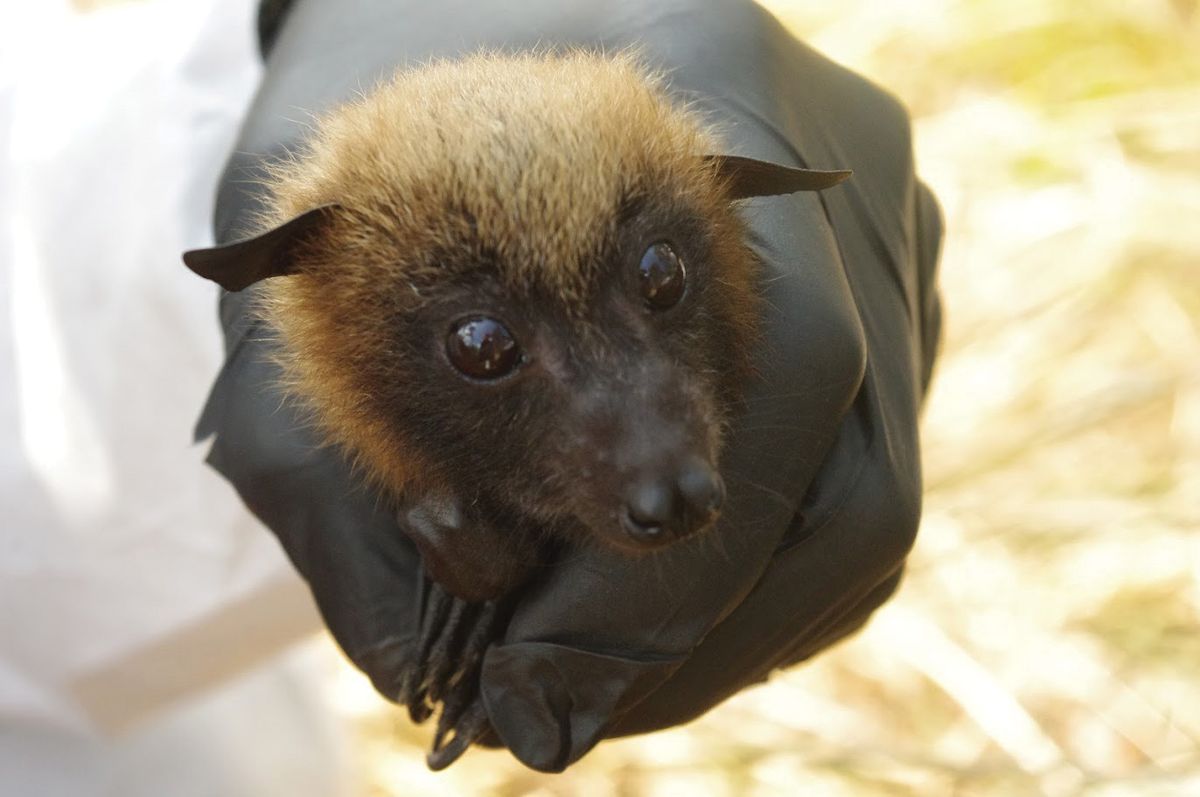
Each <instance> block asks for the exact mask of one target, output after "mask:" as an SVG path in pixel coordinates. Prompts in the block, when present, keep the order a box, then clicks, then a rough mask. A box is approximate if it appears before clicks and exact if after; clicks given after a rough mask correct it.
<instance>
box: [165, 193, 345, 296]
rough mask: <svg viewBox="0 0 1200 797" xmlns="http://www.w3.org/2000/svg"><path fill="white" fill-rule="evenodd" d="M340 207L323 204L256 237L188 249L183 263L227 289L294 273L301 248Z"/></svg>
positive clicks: (237, 289)
mask: <svg viewBox="0 0 1200 797" xmlns="http://www.w3.org/2000/svg"><path fill="white" fill-rule="evenodd" d="M340 209H341V206H340V205H322V206H321V207H319V208H314V209H312V210H310V211H308V212H306V213H301V214H300V215H299V216H297V217H296V218H294V219H292V220H291V221H288V222H284V223H283V224H281V225H279V226H278V227H275V228H274V229H271V230H267V231H266V232H264V233H262V234H261V235H256V236H255V237H253V238H247V239H246V240H244V241H235V242H234V243H231V244H225V245H224V246H214V247H212V248H211V249H193V250H191V251H190V252H184V253H183V262H184V264H186V265H187V267H188V268H190V269H191V270H192V271H194V272H196V273H197V274H199V275H200V276H201V277H204V278H206V279H210V280H212V281H213V282H215V283H217V284H219V285H220V286H221V287H222V288H224V289H225V290H227V291H240V290H242V289H243V288H247V287H249V286H251V285H253V284H254V283H256V282H258V281H259V280H265V279H267V278H269V277H282V276H286V275H288V274H294V273H295V271H296V269H295V260H296V257H295V256H296V252H297V250H298V249H299V248H300V247H301V246H302V245H303V244H304V243H305V242H307V241H309V240H311V238H312V236H313V235H314V234H315V233H317V231H318V230H320V228H321V227H322V226H323V225H324V224H326V223H327V222H328V221H329V220H330V219H331V218H333V214H334V213H335V212H336V211H338V210H340Z"/></svg>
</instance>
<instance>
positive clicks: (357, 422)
mask: <svg viewBox="0 0 1200 797" xmlns="http://www.w3.org/2000/svg"><path fill="white" fill-rule="evenodd" d="M716 151H718V149H717V146H716V142H715V140H714V138H713V136H712V135H711V134H710V133H709V132H708V131H707V130H706V128H705V126H704V125H703V124H702V123H701V121H700V120H699V119H698V118H697V117H696V116H695V115H694V114H692V113H691V112H689V111H687V110H684V109H682V108H680V107H679V106H678V105H677V104H675V103H673V102H672V101H671V100H670V99H669V97H668V95H667V93H666V90H665V87H664V84H663V81H662V80H661V78H659V77H656V76H653V75H651V74H649V73H648V72H647V71H646V70H645V69H644V68H642V67H641V66H640V65H639V64H638V62H637V60H636V59H635V58H633V57H631V56H629V55H620V56H615V57H614V56H602V55H595V54H588V53H568V54H561V55H548V54H539V55H518V56H505V55H496V54H481V55H477V56H473V57H470V58H467V59H465V60H461V61H456V62H443V63H434V64H430V65H427V66H423V67H420V68H416V69H412V70H408V71H402V72H400V73H398V74H397V75H396V76H395V77H394V78H393V79H391V80H390V81H389V82H387V83H385V84H384V85H382V86H380V87H379V88H377V89H375V90H374V91H372V92H370V93H369V94H367V95H366V96H363V97H362V98H361V99H359V100H357V101H355V102H352V103H350V104H348V105H345V106H343V107H340V108H337V109H336V110H334V111H332V112H330V113H328V114H326V115H325V116H323V117H321V118H320V119H318V120H317V122H316V123H315V127H314V130H313V133H312V135H311V138H310V140H309V141H308V142H307V143H306V145H305V148H304V149H303V150H302V151H301V152H299V153H298V154H297V155H296V156H295V157H293V158H291V159H289V160H287V161H285V162H283V163H281V164H279V165H277V166H275V167H274V168H273V169H272V172H271V175H270V178H269V180H268V183H269V187H270V193H271V197H272V199H271V202H270V207H269V210H268V212H267V214H266V215H265V217H264V218H263V220H262V226H263V228H264V229H266V228H269V227H272V226H275V225H277V224H279V223H281V222H283V221H285V220H287V219H289V218H291V217H293V216H295V215H297V214H299V213H301V212H303V211H306V210H308V209H311V208H314V207H317V206H320V205H325V204H328V203H337V204H338V205H340V206H341V208H342V210H340V211H339V212H338V213H337V214H335V216H334V218H333V219H332V220H331V221H330V222H329V223H328V224H327V225H326V226H325V228H324V230H323V232H322V234H321V235H320V236H318V237H317V238H316V239H314V240H313V241H312V242H311V243H309V244H308V245H307V246H305V247H304V248H303V249H302V250H301V251H300V252H299V254H298V262H297V265H298V273H297V274H296V275H295V276H293V277H289V278H286V279H273V280H268V281H267V282H266V283H264V285H263V288H262V295H263V298H264V301H263V303H262V307H263V312H264V313H265V314H266V317H267V319H268V321H269V323H270V324H271V325H272V326H273V327H274V328H275V329H276V330H277V331H278V332H279V334H280V336H281V339H282V342H283V347H282V350H283V354H282V359H283V363H284V365H285V367H286V373H287V375H288V377H287V378H288V380H289V390H291V391H292V392H293V393H295V394H296V395H298V396H301V397H303V398H304V399H305V400H306V401H307V402H308V403H310V404H311V406H312V408H313V409H314V413H315V418H316V420H317V423H318V425H319V427H320V428H321V429H322V430H323V431H324V433H325V434H326V435H327V437H328V438H329V439H330V440H331V441H333V442H336V443H338V444H340V445H341V446H343V447H345V448H346V449H348V450H349V451H350V452H352V453H353V455H354V456H355V459H356V461H357V462H358V463H359V464H360V465H361V466H362V467H363V468H364V469H365V471H366V473H367V474H368V475H369V476H370V477H372V478H373V479H374V480H375V481H377V482H378V483H380V484H382V485H383V486H384V487H385V488H386V489H387V490H389V491H391V492H393V493H403V492H404V491H405V490H406V489H408V488H410V487H414V486H421V487H423V488H425V487H429V486H431V485H436V484H438V483H439V482H440V483H445V481H446V479H447V477H446V472H445V470H444V469H442V467H441V465H440V464H439V458H440V456H441V452H440V451H437V450H430V447H431V444H430V443H428V442H423V441H421V440H416V439H414V434H413V433H412V432H411V431H408V432H406V431H405V429H404V428H403V424H398V423H396V417H397V414H403V413H406V412H408V409H407V407H408V405H407V404H406V402H408V401H409V400H410V399H411V400H414V401H415V400H419V399H420V398H421V396H420V395H419V394H421V392H422V391H424V390H425V387H424V385H425V382H426V381H427V377H428V372H429V371H430V370H431V369H435V368H436V367H437V366H439V365H444V363H435V362H434V360H431V359H430V358H429V356H428V355H429V352H428V351H426V350H424V349H422V348H421V345H419V344H414V343H411V342H409V341H408V340H407V339H405V338H404V337H403V336H402V335H398V333H397V331H396V330H397V326H396V324H397V319H402V318H405V317H409V316H411V315H413V314H414V313H419V312H420V311H421V308H422V307H424V306H425V305H426V304H428V303H429V302H430V301H432V300H433V299H432V298H431V297H436V296H437V295H438V294H439V291H442V290H443V289H444V287H445V286H446V285H451V284H469V283H470V282H471V281H472V280H473V279H474V278H475V277H476V276H478V275H479V274H481V273H485V274H486V276H487V277H488V279H490V280H494V283H495V285H496V286H497V290H498V292H499V293H500V294H502V295H503V297H504V298H505V300H506V301H512V302H526V303H543V304H550V305H553V307H554V310H555V312H556V313H557V314H558V315H560V316H561V317H562V318H563V319H564V320H563V324H564V325H572V324H573V325H575V327H577V328H578V332H577V335H578V337H579V339H581V340H582V339H585V338H586V337H587V336H588V335H589V334H591V333H590V332H589V324H591V325H592V327H593V331H594V326H595V319H592V318H591V316H590V314H591V313H592V307H593V304H594V299H595V297H596V295H597V292H598V291H599V290H600V288H601V287H602V283H603V281H604V280H605V279H607V278H608V276H607V275H608V273H609V272H607V271H606V270H605V268H604V263H605V262H606V258H610V257H611V256H612V254H613V252H615V251H616V250H617V248H618V247H617V244H616V243H615V242H616V241H617V240H618V239H619V238H620V235H621V226H622V224H623V223H624V222H625V220H626V218H627V217H628V215H629V214H630V213H634V212H636V209H637V208H639V207H642V206H643V205H644V204H645V203H647V202H648V203H650V204H652V205H655V206H661V207H667V208H671V209H673V210H672V212H675V211H679V212H682V213H684V214H685V215H687V216H688V217H691V218H695V219H699V220H701V221H702V223H703V226H704V228H705V232H704V235H705V236H706V237H707V241H708V243H707V249H706V251H707V252H708V257H709V259H710V260H712V261H713V262H716V263H719V268H716V269H714V273H712V274H710V275H709V278H708V279H706V284H705V285H704V287H703V290H704V291H706V292H707V296H708V298H707V299H706V300H705V302H706V303H705V305H704V308H703V311H702V315H703V318H701V319H699V320H698V321H697V325H700V326H702V323H701V322H703V321H704V319H708V320H710V321H711V320H713V319H715V320H716V321H717V322H718V323H717V326H716V329H718V330H719V332H712V333H708V334H721V335H723V336H725V337H726V338H728V340H724V341H722V342H720V344H719V345H718V346H717V348H718V349H721V350H722V351H724V352H725V355H723V356H722V358H723V359H724V360H726V361H724V362H720V361H707V360H706V361H704V362H702V363H700V364H699V370H701V371H704V372H705V373H704V374H703V375H702V378H703V379H705V380H710V381H711V382H712V383H713V384H712V385H711V387H712V391H713V392H714V394H717V395H719V396H721V397H728V396H729V395H731V391H732V390H733V384H734V382H736V381H738V380H739V379H741V378H743V377H744V371H743V370H742V366H744V364H745V363H744V360H745V355H746V352H747V351H748V349H749V348H750V343H749V336H750V335H751V334H752V327H753V325H752V323H751V321H750V319H751V317H752V316H753V312H752V310H753V301H754V300H753V295H752V284H753V276H752V268H753V263H752V258H751V256H750V254H749V252H748V251H747V249H746V247H745V245H744V244H743V243H742V240H743V233H744V230H743V228H742V226H741V224H740V222H739V221H738V220H737V217H736V215H735V214H734V212H733V211H732V209H731V208H730V203H729V201H728V198H727V196H726V194H725V191H724V188H723V185H722V183H721V180H720V178H719V176H718V175H717V174H716V173H715V171H714V169H713V168H711V166H709V165H708V164H706V163H705V162H704V160H703V159H702V157H701V156H703V155H705V154H709V153H712V152H716ZM680 209H682V210H680ZM564 328H565V327H564ZM687 334H690V335H703V334H706V333H704V332H703V330H701V331H695V330H692V331H690V332H688V333H687ZM709 348H710V349H711V348H712V347H711V346H710V347H709ZM722 358H718V359H722ZM729 360H732V361H734V362H729ZM712 374H715V375H712ZM710 376H711V379H710ZM723 403H725V404H727V402H723ZM720 409H723V410H727V409H728V407H727V406H723V407H721V408H720ZM472 411H474V410H472ZM464 412H466V410H465V409H464Z"/></svg>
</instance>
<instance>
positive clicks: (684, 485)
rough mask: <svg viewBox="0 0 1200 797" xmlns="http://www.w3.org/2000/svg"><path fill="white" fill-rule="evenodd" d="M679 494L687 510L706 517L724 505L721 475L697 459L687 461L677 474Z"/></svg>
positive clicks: (723, 488)
mask: <svg viewBox="0 0 1200 797" xmlns="http://www.w3.org/2000/svg"><path fill="white" fill-rule="evenodd" d="M678 484H679V492H680V493H681V494H682V495H683V498H684V501H686V502H687V506H688V509H689V510H691V511H692V512H694V513H697V514H700V515H702V516H705V517H707V516H708V515H711V514H712V513H714V512H716V511H718V510H719V509H720V508H721V505H722V504H723V503H725V482H724V480H723V479H722V478H721V474H719V473H717V471H716V470H715V469H714V468H713V467H712V466H711V465H709V464H708V463H707V462H705V461H704V460H702V459H700V458H699V457H693V458H692V459H690V460H688V462H687V464H685V465H684V467H683V469H682V470H681V471H680V474H679V481H678Z"/></svg>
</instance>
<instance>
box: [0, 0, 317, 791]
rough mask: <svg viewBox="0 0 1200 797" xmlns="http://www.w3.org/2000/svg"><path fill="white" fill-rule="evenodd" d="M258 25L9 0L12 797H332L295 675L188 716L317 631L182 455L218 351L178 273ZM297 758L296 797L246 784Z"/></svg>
mask: <svg viewBox="0 0 1200 797" xmlns="http://www.w3.org/2000/svg"><path fill="white" fill-rule="evenodd" d="M252 6H253V2H252V0H159V1H158V2H139V3H132V4H129V5H122V6H117V7H113V8H111V9H105V10H103V11H99V12H93V13H90V14H80V13H78V12H75V11H73V10H72V9H71V8H70V7H69V6H68V5H67V4H66V2H64V0H0V153H3V156H2V157H3V160H0V792H2V793H3V794H9V793H12V794H70V795H83V794H92V793H95V794H121V795H135V794H147V795H150V794H154V795H158V794H171V795H175V794H191V793H196V794H222V795H233V794H253V795H256V796H257V795H272V794H281V795H282V794H286V795H303V794H321V795H326V794H334V793H336V791H337V789H336V772H335V769H336V766H335V765H336V761H334V758H336V756H334V755H333V750H334V748H335V747H336V739H335V738H334V736H336V734H333V732H332V730H331V727H330V726H329V724H328V721H327V720H326V719H322V718H321V716H320V712H321V709H320V706H319V705H318V702H319V701H318V700H317V698H315V697H313V696H312V695H313V694H314V693H315V692H316V691H317V690H315V689H312V688H310V686H311V684H310V685H309V686H304V688H300V682H299V681H297V679H305V678H309V677H310V675H301V674H300V671H299V670H297V669H296V666H295V663H294V662H293V663H290V664H288V663H283V664H278V663H277V664H275V665H273V667H272V668H268V669H267V670H264V671H260V672H257V673H256V674H255V675H253V676H249V677H248V680H247V679H245V678H244V679H242V680H240V681H239V682H238V683H237V684H235V685H230V684H229V683H227V682H226V683H225V684H224V685H223V686H221V689H222V690H223V691H222V692H221V693H220V694H216V693H213V692H211V691H210V692H208V693H207V697H203V698H199V702H197V699H196V698H195V696H196V695H199V694H201V693H204V692H205V690H211V689H213V688H214V687H215V686H217V685H218V684H220V683H222V682H223V681H226V679H228V678H229V677H230V676H232V675H234V674H236V673H238V672H239V671H242V670H247V669H250V668H252V667H259V666H260V665H262V664H263V663H264V662H265V661H267V660H268V659H269V658H271V657H277V656H278V655H279V654H280V653H281V652H282V651H283V650H284V649H285V648H287V647H288V646H289V645H291V644H292V643H294V642H295V641H296V640H298V639H300V638H303V637H305V636H307V635H310V634H311V632H312V631H313V630H315V629H317V628H318V627H319V621H318V618H317V616H316V613H315V610H314V608H313V606H312V603H311V600H310V599H309V597H308V595H307V591H306V590H305V588H304V586H303V584H302V583H301V582H300V581H299V579H298V578H297V576H296V575H295V574H294V573H293V571H292V569H291V567H290V566H289V564H288V563H287V561H286V559H285V557H284V556H283V554H282V552H281V551H280V549H279V547H278V545H277V543H276V542H275V541H274V539H273V538H272V537H271V536H270V535H269V534H268V533H267V532H266V531H265V530H263V529H262V528H261V527H259V526H258V525H257V524H256V522H255V521H254V520H253V519H252V518H251V517H250V516H249V515H248V513H246V511H245V510H244V509H243V508H242V507H241V505H240V504H239V502H238V501H237V498H236V496H235V494H234V493H233V491H232V489H231V488H230V487H229V486H228V485H227V484H225V483H224V482H223V481H222V480H221V479H220V478H219V477H218V476H217V475H216V474H215V473H214V472H212V471H211V470H210V469H208V468H207V467H206V466H205V465H204V464H203V457H204V453H205V448H206V447H203V446H194V445H192V444H191V427H192V424H193V422H194V420H195V417H196V415H197V414H198V411H199V409H200V407H201V404H202V402H203V398H204V395H205V391H206V390H207V387H208V385H209V383H210V382H211V380H212V378H213V376H214V374H215V372H216V369H217V367H218V364H219V360H220V342H219V335H218V327H217V324H216V315H215V313H216V309H215V292H214V288H213V286H211V285H210V284H208V283H205V282H204V281H202V280H200V279H199V278H197V277H194V276H193V275H191V274H190V273H189V272H187V271H186V269H184V267H183V266H182V265H181V263H180V260H179V254H180V252H181V251H182V250H183V249H185V248H189V247H194V246H202V245H206V244H207V243H209V241H210V233H209V217H210V212H211V206H212V199H213V192H214V187H215V183H216V179H217V176H218V173H219V170H220V166H221V163H222V161H223V159H224V158H225V157H226V156H227V154H228V148H229V147H230V146H231V143H232V141H233V137H234V134H235V132H236V128H237V123H238V120H239V118H240V117H241V114H242V113H243V112H244V109H245V105H246V103H247V102H248V100H249V98H250V96H251V93H252V91H253V87H254V84H255V82H256V79H257V75H258V72H257V70H258V69H259V66H258V63H257V58H256V54H255V51H254V44H253V39H252V24H251V19H252V13H253V11H252ZM289 684H290V686H289ZM184 697H188V698H191V702H189V703H187V704H186V705H183V704H181V703H179V700H180V699H181V698H184ZM204 701H209V702H208V703H205V702H204ZM250 715H252V719H251V718H249V717H250ZM273 717H274V718H275V719H278V721H279V722H278V723H274V722H273V720H272V718H273ZM276 724H278V725H279V728H278V729H276V730H275V731H270V730H266V729H269V728H273V727H274V726H275V725H276ZM284 726H286V727H284ZM247 728H257V729H259V730H262V731H263V733H261V734H258V736H260V737H262V738H257V739H251V738H245V736H246V729H247ZM331 734H333V735H331ZM173 745H174V747H173ZM139 751H140V752H139ZM289 751H290V754H291V755H294V756H296V757H297V759H296V760H303V761H304V762H305V767H306V769H304V770H299V771H302V772H305V773H307V775H306V777H305V778H299V779H297V778H292V777H285V776H283V775H282V774H281V773H280V772H279V770H278V767H277V766H276V767H275V770H274V771H271V770H267V771H268V772H269V773H270V774H272V775H273V778H272V777H267V778H263V777H261V774H262V772H261V767H262V766H273V765H274V764H278V759H283V758H286V757H287V756H288V755H289ZM206 756H207V757H208V759H211V760H208V759H206ZM176 759H178V760H176ZM256 761H257V762H259V763H258V764H256V763H255V762H256ZM322 761H325V762H327V763H325V764H322ZM139 762H141V764H139ZM185 762H190V763H186V764H185ZM271 762H274V764H272V763H271ZM173 763H175V764H178V767H177V769H178V771H179V772H184V773H185V774H186V773H191V774H192V775H194V776H195V777H197V778H200V779H199V780H198V781H195V782H192V781H190V780H189V781H188V782H187V784H186V788H184V786H183V785H181V784H180V783H179V782H178V781H177V780H175V781H172V780H171V770H172V765H173ZM142 764H144V765H145V766H144V767H142V768H141V769H139V766H141V765H142ZM206 765H207V769H208V771H209V775H210V781H205V780H204V775H203V773H204V771H205V769H206ZM322 766H324V774H322V775H320V776H318V774H319V771H320V770H321V767H322ZM179 768H182V769H179ZM156 772H157V774H156ZM255 773H257V774H255ZM164 778H165V779H166V780H163V779H164ZM255 778H258V780H255ZM167 783H172V784H173V785H171V786H166V785H165V784H167ZM239 784H240V785H239ZM18 786H19V787H20V788H18ZM208 787H211V788H208Z"/></svg>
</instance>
